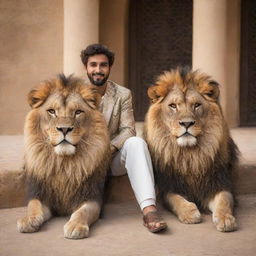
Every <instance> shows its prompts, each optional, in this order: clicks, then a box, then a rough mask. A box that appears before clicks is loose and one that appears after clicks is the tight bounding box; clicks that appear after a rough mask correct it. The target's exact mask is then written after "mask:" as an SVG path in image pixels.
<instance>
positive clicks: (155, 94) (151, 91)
mask: <svg viewBox="0 0 256 256" xmlns="http://www.w3.org/2000/svg"><path fill="white" fill-rule="evenodd" d="M167 94H168V89H167V88H166V87H163V86H160V85H157V84H156V85H152V86H151V87H149V88H148V97H149V98H150V100H151V102H152V103H156V102H161V101H162V100H163V99H164V97H165V96H166V95H167Z"/></svg>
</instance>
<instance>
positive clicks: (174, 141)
mask: <svg viewBox="0 0 256 256" xmlns="http://www.w3.org/2000/svg"><path fill="white" fill-rule="evenodd" d="M217 87H218V85H217V84H216V82H213V81H211V80H210V77H209V76H206V75H205V74H202V73H199V72H191V71H188V70H182V69H177V70H172V71H170V72H166V73H165V74H164V75H162V76H160V77H159V79H158V81H157V84H156V85H155V86H153V87H151V88H150V89H149V91H148V94H149V97H150V98H151V99H152V101H153V104H152V105H151V106H150V108H149V110H148V113H147V116H146V120H145V129H144V134H145V139H146V141H147V143H148V146H149V150H150V153H151V157H152V161H153V166H154V172H155V177H156V184H157V187H158V190H159V192H160V196H161V198H162V199H163V200H164V202H165V204H166V205H167V206H168V207H169V208H172V204H170V203H169V201H170V200H169V197H170V196H169V195H172V194H175V195H176V194H177V195H180V196H182V197H184V198H185V199H186V200H188V201H189V202H193V203H195V204H196V205H197V206H198V207H199V208H200V209H203V210H208V209H209V203H210V202H211V201H212V200H214V198H215V196H216V195H217V194H218V193H220V192H222V191H226V192H229V193H232V191H233V178H234V177H235V173H236V165H237V160H238V158H237V155H238V150H237V147H236V145H235V144H234V142H233V140H232V139H231V137H230V135H229V130H228V127H227V125H226V122H225V120H224V118H223V115H222V111H221V107H220V104H219V102H218V93H219V92H218V88H217Z"/></svg>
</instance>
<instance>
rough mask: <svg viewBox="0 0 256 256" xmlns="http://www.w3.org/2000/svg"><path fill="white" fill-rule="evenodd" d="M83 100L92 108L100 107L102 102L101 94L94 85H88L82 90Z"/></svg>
mask: <svg viewBox="0 0 256 256" xmlns="http://www.w3.org/2000/svg"><path fill="white" fill-rule="evenodd" d="M80 93H81V96H82V98H83V100H84V101H85V102H86V103H87V104H88V105H89V107H91V108H92V109H98V107H99V104H100V94H99V93H98V91H97V89H96V88H94V87H93V86H89V85H86V86H85V87H83V88H82V89H81V91H80Z"/></svg>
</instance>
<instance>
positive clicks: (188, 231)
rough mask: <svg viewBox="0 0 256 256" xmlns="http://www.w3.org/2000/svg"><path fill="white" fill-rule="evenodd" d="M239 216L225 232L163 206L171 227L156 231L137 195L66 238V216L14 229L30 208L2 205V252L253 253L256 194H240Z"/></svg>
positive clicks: (59, 255) (40, 255)
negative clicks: (84, 232)
mask: <svg viewBox="0 0 256 256" xmlns="http://www.w3.org/2000/svg"><path fill="white" fill-rule="evenodd" d="M238 201H239V206H238V207H237V210H236V218H237V221H238V225H239V228H238V230H237V231H235V232H230V233H222V232H219V231H217V230H216V229H215V227H214V225H213V224H212V221H211V216H210V215H203V222H202V223H200V224H182V223H180V222H179V221H178V220H177V218H176V217H175V216H173V215H172V214H171V213H170V212H168V211H167V210H164V209H162V208H161V207H160V211H161V213H162V215H163V217H164V219H165V220H166V222H167V223H168V225H169V229H168V230H167V232H165V233H162V234H152V233H150V232H148V231H147V229H146V228H145V227H144V226H143V225H142V219H141V213H140V211H139V209H138V207H137V204H136V203H135V201H134V200H130V201H126V202H123V203H119V204H106V206H105V211H104V216H103V218H102V219H100V220H99V221H98V222H97V223H96V224H95V225H94V226H92V228H91V230H90V231H91V233H90V237H89V238H86V239H82V240H68V239H65V238H64V236H63V225H64V224H65V222H66V221H67V220H68V218H67V217H55V218H53V219H51V220H50V221H48V222H47V223H46V224H45V225H44V226H43V228H42V229H41V230H40V231H39V232H37V233H32V234H21V233H19V232H18V231H17V230H16V220H17V218H19V217H22V216H24V214H25V212H26V208H25V207H22V208H13V209H2V210H0V255H1V256H31V255H32V256H45V255H47V256H69V255H72V256H73V255H76V256H80V255H81V256H82V255H83V256H84V255H88V256H101V255H104V256H121V255H122V256H157V255H161V256H231V255H232V256H238V255H239V256H254V255H256V195H255V194H252V195H240V196H239V197H238Z"/></svg>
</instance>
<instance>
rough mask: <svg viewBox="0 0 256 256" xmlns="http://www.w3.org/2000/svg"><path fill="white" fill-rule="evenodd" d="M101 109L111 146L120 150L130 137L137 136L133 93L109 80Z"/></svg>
mask: <svg viewBox="0 0 256 256" xmlns="http://www.w3.org/2000/svg"><path fill="white" fill-rule="evenodd" d="M100 109H101V112H102V114H103V116H104V117H105V120H106V122H107V125H108V131H109V135H110V140H111V144H112V145H113V146H114V147H116V148H117V149H118V150H119V149H121V148H122V146H123V144H124V142H125V141H126V140H127V139H128V138H129V137H132V136H135V135H136V131H135V121H134V115H133V108H132V95H131V91H130V90H129V89H127V88H125V87H122V86H120V85H118V84H116V83H114V82H112V81H110V80H108V81H107V87H106V91H105V94H104V96H103V97H102V101H101V105H100Z"/></svg>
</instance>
